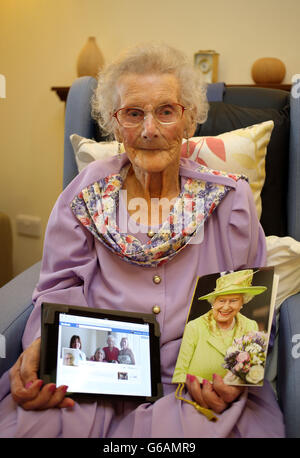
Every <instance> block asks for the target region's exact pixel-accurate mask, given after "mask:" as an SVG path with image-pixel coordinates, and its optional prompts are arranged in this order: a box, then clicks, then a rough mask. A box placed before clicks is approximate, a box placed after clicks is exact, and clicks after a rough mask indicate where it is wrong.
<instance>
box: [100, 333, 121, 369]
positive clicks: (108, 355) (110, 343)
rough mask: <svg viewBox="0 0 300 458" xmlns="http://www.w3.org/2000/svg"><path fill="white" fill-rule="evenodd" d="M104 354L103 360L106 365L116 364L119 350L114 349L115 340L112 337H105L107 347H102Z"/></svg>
mask: <svg viewBox="0 0 300 458" xmlns="http://www.w3.org/2000/svg"><path fill="white" fill-rule="evenodd" d="M103 351H104V354H105V359H106V361H107V362H108V363H117V362H118V356H119V351H120V350H119V349H118V347H115V339H114V337H113V336H111V335H109V336H108V337H107V347H103Z"/></svg>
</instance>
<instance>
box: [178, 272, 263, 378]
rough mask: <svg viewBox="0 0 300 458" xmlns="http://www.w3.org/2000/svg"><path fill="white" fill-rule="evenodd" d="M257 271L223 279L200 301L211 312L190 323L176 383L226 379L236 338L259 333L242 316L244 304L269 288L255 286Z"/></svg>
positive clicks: (252, 323)
mask: <svg viewBox="0 0 300 458" xmlns="http://www.w3.org/2000/svg"><path fill="white" fill-rule="evenodd" d="M252 277H253V270H251V269H247V270H243V271H238V272H232V273H229V274H227V275H223V276H221V277H219V278H218V279H217V283H216V288H215V290H214V291H213V292H211V293H209V294H207V295H205V296H202V297H200V298H199V299H200V300H204V299H206V300H207V301H208V302H209V303H210V304H211V310H210V311H209V312H207V313H205V314H204V315H202V316H200V317H198V318H196V319H194V320H191V321H189V322H188V323H187V325H186V327H185V331H184V335H183V339H182V344H181V347H180V352H179V355H178V360H177V363H176V367H175V371H174V376H173V382H174V383H176V382H177V383H182V382H185V380H186V377H187V376H188V378H189V380H194V378H195V376H197V378H198V380H199V381H200V382H201V383H202V382H203V381H210V382H211V381H212V380H213V376H214V374H218V375H220V376H222V377H223V376H225V374H226V372H227V371H226V369H224V368H223V367H222V364H223V363H224V356H225V354H226V350H227V349H228V348H229V347H230V346H231V345H232V342H233V340H234V339H235V338H239V337H242V336H244V335H245V334H248V333H249V332H255V331H258V325H257V323H256V321H254V320H250V319H249V318H246V317H245V316H244V315H242V314H241V313H240V311H241V309H242V308H243V306H244V304H247V303H248V302H249V301H250V300H251V299H253V297H254V296H256V295H258V294H261V293H263V292H264V291H265V290H266V287H265V286H252V285H251V282H252Z"/></svg>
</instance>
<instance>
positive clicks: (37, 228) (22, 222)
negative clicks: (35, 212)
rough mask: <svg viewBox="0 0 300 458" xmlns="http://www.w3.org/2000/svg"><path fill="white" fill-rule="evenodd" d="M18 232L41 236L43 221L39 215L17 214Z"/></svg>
mask: <svg viewBox="0 0 300 458" xmlns="http://www.w3.org/2000/svg"><path fill="white" fill-rule="evenodd" d="M16 224H17V233H18V234H19V235H27V236H29V237H40V236H41V233H42V221H41V218H39V217H38V216H30V215H17V217H16Z"/></svg>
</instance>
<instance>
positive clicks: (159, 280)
mask: <svg viewBox="0 0 300 458" xmlns="http://www.w3.org/2000/svg"><path fill="white" fill-rule="evenodd" d="M153 282H154V283H155V284H156V285H159V284H160V282H161V277H160V276H159V275H154V277H153Z"/></svg>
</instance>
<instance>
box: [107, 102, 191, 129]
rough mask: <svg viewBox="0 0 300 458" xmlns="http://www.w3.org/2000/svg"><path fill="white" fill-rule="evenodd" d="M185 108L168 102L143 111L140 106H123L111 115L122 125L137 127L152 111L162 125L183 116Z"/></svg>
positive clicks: (173, 122)
mask: <svg viewBox="0 0 300 458" xmlns="http://www.w3.org/2000/svg"><path fill="white" fill-rule="evenodd" d="M185 110H187V108H185V107H184V106H183V105H180V103H168V104H165V105H159V106H158V107H156V108H155V110H154V111H153V110H151V111H147V112H145V111H144V110H142V109H141V108H135V107H124V108H120V109H119V110H117V111H116V112H115V113H114V115H113V117H115V118H116V119H117V121H118V123H119V124H120V125H121V126H122V127H137V126H139V125H140V124H142V123H143V121H144V119H145V118H146V115H147V113H152V114H153V116H154V118H155V119H156V121H158V122H159V123H160V124H163V125H170V124H175V123H176V122H178V121H180V120H181V119H182V117H183V113H184V111H185Z"/></svg>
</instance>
